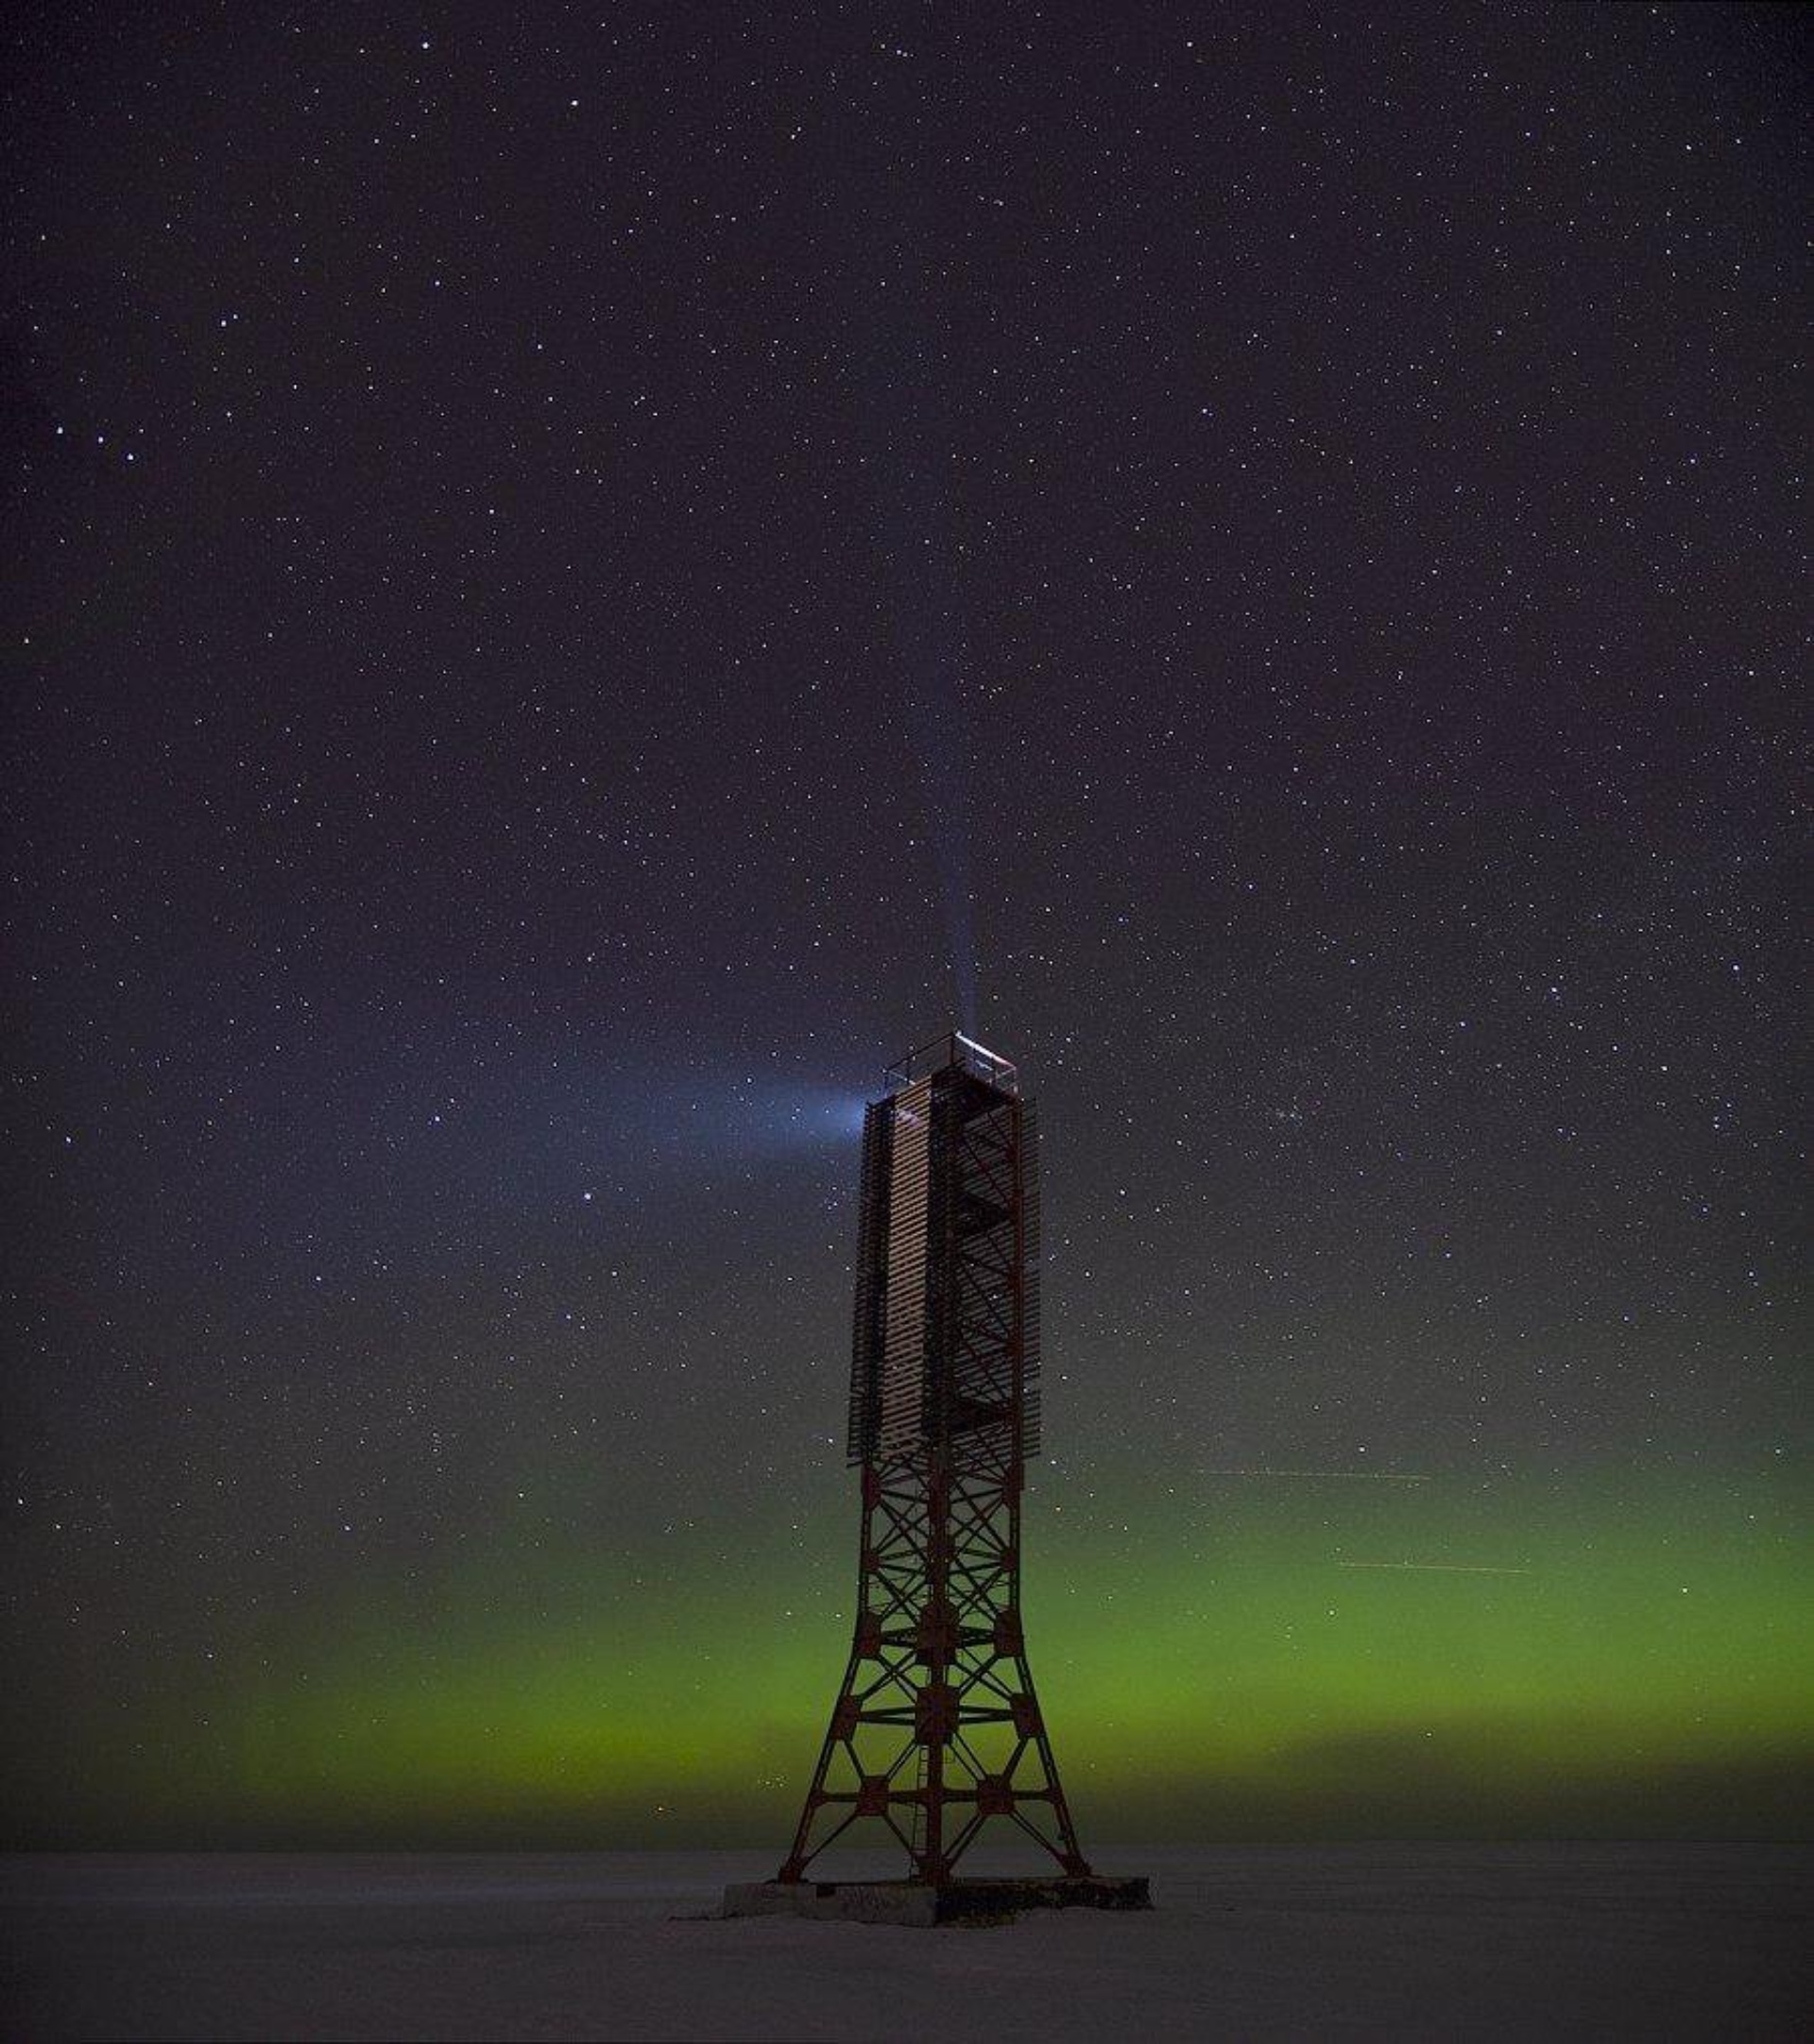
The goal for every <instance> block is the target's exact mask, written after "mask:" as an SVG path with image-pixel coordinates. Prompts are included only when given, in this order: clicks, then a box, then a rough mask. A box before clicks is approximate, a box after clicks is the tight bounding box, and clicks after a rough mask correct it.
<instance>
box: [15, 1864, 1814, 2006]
mask: <svg viewBox="0 0 1814 2044" xmlns="http://www.w3.org/2000/svg"><path fill="white" fill-rule="evenodd" d="M1097 1857H1098V1860H1099V1863H1100V1864H1101V1867H1102V1870H1103V1871H1104V1872H1105V1873H1150V1874H1152V1875H1153V1876H1154V1892H1155V1898H1156V1899H1157V1901H1158V1903H1159V1907H1158V1908H1157V1909H1156V1910H1155V1912H1154V1913H1153V1914H1152V1915H1097V1914H1095V1913H1094V1912H1087V1911H1076V1912H1071V1913H1068V1914H1066V1915H1041V1916H1032V1917H1028V1918H1026V1919H1024V1920H1023V1921H1021V1922H1019V1923H1017V1924H1013V1925H1011V1926H1007V1927H1005V1928H998V1929H986V1930H957V1929H950V1930H938V1931H909V1930H895V1929H882V1928H871V1927H868V1926H861V1925H854V1924H840V1923H805V1922H796V1921H789V1920H784V1919H779V1918H741V1919H737V1920H734V1921H729V1922H723V1921H712V1920H707V1919H705V1918H703V1916H701V1917H697V1918H695V1919H693V1920H686V1913H689V1912H706V1911H709V1910H710V1909H712V1908H714V1907H715V1905H716V1901H717V1898H718V1895H719V1892H720V1890H721V1889H722V1888H723V1886H724V1884H725V1882H726V1881H741V1880H759V1879H762V1878H764V1877H765V1876H767V1875H768V1874H769V1873H770V1872H772V1870H773V1869H772V1865H771V1864H770V1856H768V1855H763V1854H755V1853H593V1854H583V1855H566V1856H560V1857H543V1856H537V1855H531V1854H523V1855H508V1854H474V1855H470V1856H468V1855H437V1854H423V1855H415V1856H407V1855H396V1856H385V1855H372V1856H358V1857H334V1856H329V1855H238V1854H217V1855H206V1856H202V1855H197V1856H186V1857H147V1856H126V1855H120V1856H95V1857H83V1858H67V1857H50V1856H43V1857H25V1856H21V1857H17V1858H13V1859H10V1860H7V1861H5V1862H0V1910H3V1911H4V1926H5V1928H4V1945H3V1946H0V1966H3V1967H4V1983H5V1984H4V1990H3V1996H4V1999H3V2001H0V2035H4V2036H5V2037H6V2038H7V2039H8V2040H9V2044H18V2040H22V2039H28V2038H40V2037H95V2038H99V2037H158V2038H165V2037H168V2038H190V2037H223V2038H224V2037H234V2038H240V2037H261V2038H305V2037H306V2038H368V2037H385V2038H395V2037H434V2038H466V2037H471V2038H493V2037H495V2038H516V2037H600V2038H637V2039H660V2038H700V2039H705V2038H727V2039H739V2040H741V2039H761V2038H790V2039H791V2038H832V2037H835V2038H850V2039H867V2038H888V2039H895V2038H898V2039H903V2040H905V2039H911V2040H914V2044H925V2040H929V2039H934V2038H936V2039H941V2040H943V2039H971V2038H975V2039H984V2038H986V2039H988V2040H990V2044H1001V2040H1011V2039H1015V2038H1021V2037H1025V2038H1034V2037H1038V2038H1041V2039H1069V2038H1079V2039H1084V2038H1088V2039H1095V2038H1102V2039H1104V2040H1106V2039H1111V2038H1113V2039H1117V2040H1120V2039H1124V2038H1125V2039H1133V2040H1135V2044H1157V2040H1160V2039H1171V2038H1185V2037H1189V2038H1192V2039H1198V2038H1213V2037H1228V2038H1241V2039H1245V2038H1254V2037H1259V2038H1266V2037H1304V2038H1320V2037H1390V2038H1438V2037H1440V2038H1444V2039H1475V2038H1480V2037H1532V2038H1549V2037H1594V2038H1603V2037H1645V2038H1671V2037H1675V2038H1680V2037H1709V2038H1712V2037H1719V2038H1721V2039H1738V2038H1751V2037H1787V2036H1790V2035H1809V2034H1814V2001H1811V2000H1810V1966H1809V1960H1808V1957H1807V1951H1808V1949H1809V1946H1810V1942H1811V1940H1810V1937H1809V1898H1810V1866H1809V1859H1808V1856H1807V1855H1806V1854H1804V1853H1801V1852H1799V1851H1797V1850H1796V1849H1794V1848H1792V1847H1786V1846H1781V1847H1779V1846H1603V1845H1584V1846H1322V1847H1298V1846H1246V1847H1223V1846H1218V1847H1210V1848H1204V1849H1185V1848H1179V1847H1176V1846H1169V1847H1163V1848H1159V1849H1155V1850H1151V1851H1143V1850H1127V1851H1114V1852H1108V1851H1104V1852H1100V1853H1099V1854H1098V1855H1097ZM676 1918H680V1919H681V1920H676Z"/></svg>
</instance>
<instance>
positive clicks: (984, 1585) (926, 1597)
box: [779, 1034, 1144, 1900]
mask: <svg viewBox="0 0 1814 2044" xmlns="http://www.w3.org/2000/svg"><path fill="white" fill-rule="evenodd" d="M888 1079H889V1087H890V1091H889V1092H888V1094H887V1096H886V1097H885V1098H883V1099H881V1100H878V1101H875V1102H874V1103H873V1104H872V1105H871V1106H870V1108H869V1109H868V1112H867V1116H866V1118H865V1121H864V1138H863V1196H862V1208H861V1219H860V1224H859V1244H858V1255H857V1286H856V1332H855V1341H854V1345H853V1352H852V1358H851V1369H850V1421H849V1438H848V1452H849V1460H850V1462H851V1463H852V1464H853V1465H856V1466H859V1467H860V1468H861V1469H862V1471H863V1536H862V1546H861V1550H860V1561H859V1572H858V1592H857V1616H856V1629H855V1635H854V1637H853V1639H852V1640H851V1643H850V1658H849V1660H848V1662H847V1665H846V1668H845V1672H844V1680H843V1682H842V1683H841V1684H840V1685H839V1689H838V1694H837V1701H836V1702H835V1704H834V1705H833V1706H832V1710H831V1722H830V1727H829V1728H828V1730H827V1732H826V1735H825V1743H824V1744H823V1745H822V1747H821V1748H820V1751H819V1759H818V1765H817V1766H816V1767H815V1768H814V1770H813V1785H812V1787H811V1788H810V1789H809V1790H808V1791H807V1795H806V1805H805V1808H804V1809H803V1810H802V1812H801V1813H800V1822H799V1828H798V1829H797V1831H796V1834H795V1839H794V1846H793V1849H792V1850H791V1851H790V1852H789V1854H788V1857H787V1861H786V1864H784V1865H783V1866H782V1868H781V1871H780V1876H779V1878H780V1880H781V1881H784V1882H799V1881H802V1880H803V1879H804V1878H805V1876H806V1874H807V1870H808V1868H809V1867H810V1866H811V1865H812V1864H813V1860H814V1858H815V1857H816V1856H817V1854H818V1853H820V1852H821V1851H823V1850H824V1848H825V1847H826V1846H829V1845H830V1843H831V1842H832V1841H833V1840H834V1839H837V1838H840V1837H843V1836H844V1835H845V1834H846V1833H847V1831H848V1830H849V1829H850V1827H851V1826H853V1825H855V1824H856V1823H857V1822H858V1820H859V1819H864V1818H872V1819H877V1820H879V1821H880V1823H881V1825H883V1826H885V1827H886V1829H888V1830H889V1831H891V1832H893V1834H894V1836H895V1838H896V1839H898V1841H899V1843H900V1845H901V1846H903V1847H904V1848H905V1851H906V1853H907V1856H908V1860H909V1863H910V1869H911V1878H912V1879H913V1880H914V1881H918V1882H923V1883H929V1884H931V1885H932V1886H933V1887H938V1888H943V1887H945V1886H947V1885H948V1884H949V1883H950V1881H952V1879H953V1869H954V1868H955V1867H956V1865H957V1864H958V1862H959V1860H960V1859H962V1858H963V1856H964V1854H965V1853H966V1852H967V1850H968V1849H969V1847H970V1846H972V1845H973V1844H974V1843H975V1841H976V1838H977V1836H978V1834H979V1832H981V1831H982V1830H983V1829H984V1827H985V1826H986V1825H988V1824H989V1823H990V1822H991V1820H998V1821H999V1823H1000V1824H1001V1825H1003V1826H1006V1827H1009V1828H1012V1829H1014V1830H1015V1831H1017V1832H1018V1834H1020V1835H1022V1836H1024V1837H1026V1838H1028V1839H1032V1840H1034V1841H1035V1842H1036V1843H1037V1844H1038V1845H1039V1846H1043V1847H1044V1848H1045V1850H1046V1851H1047V1852H1048V1853H1050V1854H1051V1856H1052V1859H1053V1860H1055V1861H1056V1862H1057V1865H1058V1869H1059V1872H1060V1874H1061V1875H1062V1876H1065V1877H1070V1878H1071V1879H1073V1880H1076V1881H1082V1880H1083V1877H1086V1876H1087V1875H1088V1874H1089V1867H1088V1865H1087V1863H1086V1861H1085V1859H1084V1856H1083V1853H1082V1850H1081V1849H1080V1847H1079V1846H1078V1843H1077V1833H1076V1829H1075V1828H1074V1826H1073V1825H1072V1823H1071V1819H1070V1809H1069V1808H1068V1806H1067V1804H1066V1802H1065V1792H1064V1789H1063V1787H1062V1786H1061V1784H1060V1782H1059V1779H1058V1769H1057V1765H1056V1763H1055V1761H1053V1759H1052V1743H1051V1741H1050V1739H1049V1738H1048V1736H1047V1732H1046V1725H1045V1719H1044V1717H1043V1715H1042V1714H1041V1712H1040V1709H1039V1700H1038V1696H1037V1694H1036V1693H1035V1690H1034V1686H1033V1675H1032V1673H1031V1671H1030V1669H1029V1667H1028V1665H1027V1651H1026V1642H1025V1639H1024V1636H1023V1633H1022V1629H1021V1623H1020V1494H1021V1490H1022V1488H1023V1487H1024V1484H1025V1476H1026V1465H1027V1461H1028V1458H1029V1457H1030V1456H1035V1455H1036V1454H1037V1453H1038V1452H1039V1403H1038V1378H1039V1185H1038V1127H1037V1120H1036V1116H1035V1108H1034V1104H1033V1102H1032V1101H1030V1100H1024V1099H1022V1098H1021V1096H1020V1091H1019V1087H1018V1082H1017V1079H1016V1075H1015V1069H1014V1067H1013V1066H1012V1065H1011V1064H1009V1063H1008V1062H1007V1061H1006V1060H1005V1059H1004V1058H1001V1057H998V1056H994V1055H993V1053H991V1052H989V1051H986V1050H984V1048H983V1047H982V1045H981V1044H978V1043H975V1042H972V1041H971V1040H970V1039H969V1038H967V1037H965V1036H960V1035H956V1034H952V1035H950V1036H947V1037H941V1038H940V1039H938V1040H937V1041H936V1042H934V1043H932V1044H930V1045H928V1046H927V1047H926V1048H925V1049H923V1050H919V1051H916V1052H915V1053H914V1054H913V1055H912V1056H909V1057H907V1058H905V1059H903V1060H902V1062H901V1063H900V1064H898V1065H895V1066H892V1067H891V1068H890V1070H889V1073H888ZM870 1835H871V1836H872V1837H873V1836H874V1831H873V1828H871V1831H870ZM1138 1887H1139V1891H1140V1896H1141V1898H1142V1900H1143V1898H1144V1883H1143V1882H1142V1883H1138Z"/></svg>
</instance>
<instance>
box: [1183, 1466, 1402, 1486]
mask: <svg viewBox="0 0 1814 2044" xmlns="http://www.w3.org/2000/svg"><path fill="white" fill-rule="evenodd" d="M1204 1474H1205V1475H1206V1476H1253V1477H1258V1476H1270V1477H1274V1478H1276V1479H1278V1480H1279V1481H1281V1482H1289V1483H1298V1484H1320V1483H1323V1482H1325V1481H1330V1480H1332V1481H1335V1482H1340V1483H1361V1484H1429V1483H1433V1482H1434V1481H1435V1479H1434V1478H1433V1477H1429V1476H1399V1475H1397V1474H1395V1472H1394V1471H1393V1470H1391V1469H1206V1470H1205V1471H1204Z"/></svg>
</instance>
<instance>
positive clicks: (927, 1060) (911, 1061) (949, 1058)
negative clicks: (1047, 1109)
mask: <svg viewBox="0 0 1814 2044" xmlns="http://www.w3.org/2000/svg"><path fill="white" fill-rule="evenodd" d="M953 1065H955V1066H956V1067H957V1069H958V1070H959V1071H960V1072H967V1073H969V1074H970V1075H971V1077H973V1078H979V1079H981V1080H982V1081H983V1082H984V1085H987V1086H993V1087H994V1088H995V1089H996V1090H997V1091H999V1092H1003V1093H1018V1091H1020V1081H1019V1079H1018V1075H1017V1074H1016V1072H1015V1068H1014V1067H1013V1066H1012V1065H1011V1064H1010V1063H1009V1062H1008V1060H1007V1059H1006V1058H1005V1057H998V1056H996V1055H995V1053H994V1052H993V1051H989V1050H984V1048H983V1046H982V1044H980V1043H979V1042H977V1040H976V1039H975V1038H974V1037H967V1036H966V1035H965V1034H964V1033H963V1031H962V1030H959V1029H951V1030H949V1031H947V1033H946V1034H945V1035H944V1036H942V1037H934V1038H933V1040H932V1041H931V1042H930V1043H922V1044H921V1045H920V1047H919V1048H918V1049H917V1050H916V1051H909V1052H908V1053H907V1055H906V1056H905V1057H903V1058H901V1059H900V1060H899V1062H898V1063H896V1064H892V1065H890V1066H889V1067H888V1072H887V1079H888V1090H889V1091H890V1092H898V1091H900V1090H901V1088H902V1087H903V1086H911V1085H912V1084H913V1083H914V1081H915V1080H916V1079H923V1078H925V1077H926V1076H927V1075H928V1074H930V1073H933V1072H944V1071H947V1070H949V1069H950V1067H951V1066H953Z"/></svg>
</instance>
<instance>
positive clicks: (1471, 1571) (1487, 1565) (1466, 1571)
mask: <svg viewBox="0 0 1814 2044" xmlns="http://www.w3.org/2000/svg"><path fill="white" fill-rule="evenodd" d="M1336 1567H1337V1568H1338V1569H1414V1570H1417V1571H1419V1572H1429V1573H1432V1574H1440V1575H1535V1574H1536V1571H1535V1570H1534V1569H1526V1568H1521V1567H1516V1566H1514V1565H1513V1564H1512V1563H1510V1562H1499V1561H1338V1562H1337V1563H1336Z"/></svg>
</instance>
